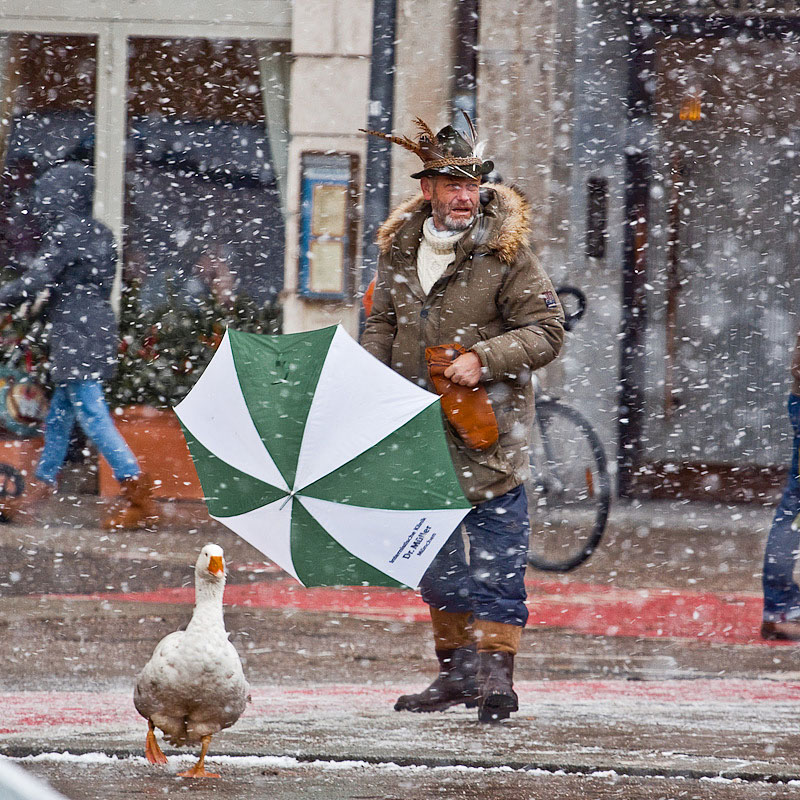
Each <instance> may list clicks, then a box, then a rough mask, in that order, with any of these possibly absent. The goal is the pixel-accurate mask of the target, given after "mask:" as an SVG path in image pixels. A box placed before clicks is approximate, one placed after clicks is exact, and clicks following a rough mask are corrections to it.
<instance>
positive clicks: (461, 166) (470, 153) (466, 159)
mask: <svg viewBox="0 0 800 800" xmlns="http://www.w3.org/2000/svg"><path fill="white" fill-rule="evenodd" d="M461 113H462V114H464V119H466V121H467V125H468V126H469V138H468V139H467V138H464V136H462V135H461V134H460V133H459V132H458V131H457V130H456V129H455V128H454V127H453V126H452V125H447V126H445V127H444V128H442V129H441V130H440V131H439V132H438V133H437V134H434V133H433V131H432V130H431V129H430V128H429V127H428V125H427V124H426V123H425V122H423V121H422V120H421V119H420V118H419V117H417V118H416V119H415V120H414V124H415V125H416V126H417V128H419V133H418V134H417V140H416V141H414V140H413V139H409V138H408V137H407V136H392V135H390V134H388V133H381V132H380V131H368V130H364V128H359V130H360V131H362V132H363V133H368V134H369V135H370V136H378V137H380V138H381V139H388V140H389V141H390V142H394V143H395V144H399V145H400V147H404V148H405V149H406V150H410V151H411V152H412V153H416V154H417V155H418V156H419V157H420V158H421V159H422V169H421V170H420V171H419V172H415V173H414V174H413V175H412V176H411V177H412V178H426V177H430V176H433V175H452V176H454V177H457V178H479V177H480V176H481V175H486V174H487V173H488V172H491V171H492V170H493V169H494V162H492V161H484V160H483V159H482V158H481V157H480V151H481V149H482V144H483V143H479V142H478V132H477V131H476V130H475V125H474V124H473V123H472V120H471V119H470V118H469V115H468V114H467V113H466V112H465V111H462V112H461Z"/></svg>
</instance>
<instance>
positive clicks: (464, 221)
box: [420, 175, 480, 231]
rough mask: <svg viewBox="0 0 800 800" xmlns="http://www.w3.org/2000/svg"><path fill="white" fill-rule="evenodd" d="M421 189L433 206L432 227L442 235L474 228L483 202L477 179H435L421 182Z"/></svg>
mask: <svg viewBox="0 0 800 800" xmlns="http://www.w3.org/2000/svg"><path fill="white" fill-rule="evenodd" d="M420 187H421V189H422V194H423V196H424V197H425V199H426V200H427V201H428V202H429V203H430V204H431V209H432V211H433V224H434V225H435V226H436V228H437V229H438V230H440V231H463V230H466V229H467V228H469V226H470V225H472V221H473V220H474V219H475V215H476V214H477V213H478V203H479V202H480V181H479V180H478V179H477V178H453V177H450V176H449V175H435V176H434V177H432V178H422V179H421V181H420Z"/></svg>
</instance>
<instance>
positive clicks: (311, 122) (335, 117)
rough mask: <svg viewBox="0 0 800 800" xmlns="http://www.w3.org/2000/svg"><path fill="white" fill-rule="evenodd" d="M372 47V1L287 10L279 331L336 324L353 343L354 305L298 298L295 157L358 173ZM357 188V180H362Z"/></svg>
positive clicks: (316, 2) (313, 1) (332, 1)
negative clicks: (351, 156) (354, 162)
mask: <svg viewBox="0 0 800 800" xmlns="http://www.w3.org/2000/svg"><path fill="white" fill-rule="evenodd" d="M371 42H372V2H371V0H349V2H347V3H340V2H338V0H304V2H302V3H294V4H293V6H292V52H293V54H294V62H293V64H292V78H291V102H290V109H291V110H290V115H289V130H290V132H291V144H290V147H289V170H288V191H287V208H288V214H287V222H286V262H285V285H284V291H283V294H282V297H281V299H282V301H283V321H284V331H285V332H286V333H291V332H294V331H302V330H311V329H314V328H320V327H323V326H325V325H332V324H335V323H337V322H341V323H342V324H343V325H344V326H345V328H346V329H347V330H348V332H349V333H350V334H351V335H352V336H354V337H355V336H357V335H358V301H355V302H353V301H345V302H339V301H336V302H324V301H319V300H305V299H303V298H302V297H300V296H299V295H298V292H297V290H298V264H299V255H300V253H299V230H298V227H299V213H300V157H301V154H302V153H303V151H308V150H313V151H318V152H320V151H321V152H326V151H341V152H347V153H356V154H358V156H359V161H360V164H361V168H362V175H363V162H364V156H365V152H366V146H365V139H364V135H363V134H361V133H359V132H358V129H359V128H363V127H365V126H366V120H367V98H368V95H369V56H370V50H371ZM360 180H362V181H363V177H362V178H360Z"/></svg>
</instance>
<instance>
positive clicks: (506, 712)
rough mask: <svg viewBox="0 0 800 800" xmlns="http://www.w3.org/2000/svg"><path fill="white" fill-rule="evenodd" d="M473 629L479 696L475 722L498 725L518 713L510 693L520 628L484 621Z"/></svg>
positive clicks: (479, 622) (515, 701) (514, 698)
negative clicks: (476, 720) (496, 723)
mask: <svg viewBox="0 0 800 800" xmlns="http://www.w3.org/2000/svg"><path fill="white" fill-rule="evenodd" d="M474 627H475V635H476V638H477V640H478V650H479V652H478V686H479V687H480V693H481V700H480V707H479V708H478V721H479V722H501V721H502V720H504V719H508V718H509V717H510V716H511V714H512V712H514V711H517V710H519V700H518V698H517V693H516V692H515V691H514V656H515V655H516V653H517V650H519V643H520V639H521V637H522V628H520V627H519V626H517V625H508V624H506V623H504V622H495V621H494V620H488V619H476V620H475V623H474Z"/></svg>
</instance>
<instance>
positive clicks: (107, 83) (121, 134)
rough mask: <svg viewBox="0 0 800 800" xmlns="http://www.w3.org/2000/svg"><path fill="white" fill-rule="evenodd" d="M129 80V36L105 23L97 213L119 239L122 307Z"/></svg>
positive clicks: (100, 42) (100, 41) (100, 54)
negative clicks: (127, 90)
mask: <svg viewBox="0 0 800 800" xmlns="http://www.w3.org/2000/svg"><path fill="white" fill-rule="evenodd" d="M127 83H128V51H127V37H126V34H125V31H124V29H123V28H122V27H121V26H119V25H113V24H110V25H103V26H101V27H100V31H99V34H98V37H97V90H96V94H95V106H94V107H95V148H94V158H95V188H94V214H95V216H96V217H97V218H98V219H99V220H101V221H102V222H105V224H106V225H108V227H109V228H110V229H111V231H112V233H113V234H114V238H115V239H116V241H117V249H118V258H117V274H116V277H115V279H114V286H113V289H112V293H111V302H112V305H113V306H114V308H115V309H116V310H118V309H119V298H120V290H121V287H122V224H123V210H124V206H125V139H126V132H127V119H126V87H127Z"/></svg>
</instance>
